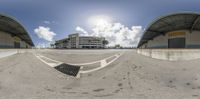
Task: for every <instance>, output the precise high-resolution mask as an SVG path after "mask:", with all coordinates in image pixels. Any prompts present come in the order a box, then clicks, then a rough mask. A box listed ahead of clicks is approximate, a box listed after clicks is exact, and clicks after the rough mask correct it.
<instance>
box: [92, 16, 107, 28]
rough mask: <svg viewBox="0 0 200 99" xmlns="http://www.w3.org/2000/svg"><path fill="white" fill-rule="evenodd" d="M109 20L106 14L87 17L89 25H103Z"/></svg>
mask: <svg viewBox="0 0 200 99" xmlns="http://www.w3.org/2000/svg"><path fill="white" fill-rule="evenodd" d="M110 22H111V18H110V17H108V16H92V17H90V18H89V24H90V25H91V26H97V27H105V26H106V25H107V24H109V23H110Z"/></svg>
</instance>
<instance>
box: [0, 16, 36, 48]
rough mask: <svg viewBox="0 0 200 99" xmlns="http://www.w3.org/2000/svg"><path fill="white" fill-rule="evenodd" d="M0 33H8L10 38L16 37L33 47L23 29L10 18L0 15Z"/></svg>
mask: <svg viewBox="0 0 200 99" xmlns="http://www.w3.org/2000/svg"><path fill="white" fill-rule="evenodd" d="M0 31H5V32H7V33H10V34H11V35H12V36H18V37H19V38H21V39H22V40H23V41H25V42H26V43H28V44H29V45H31V46H34V44H33V42H32V40H31V38H30V36H29V35H28V32H27V31H26V30H25V28H24V27H23V26H22V25H21V24H20V23H19V22H18V21H17V20H16V19H14V18H12V17H10V16H7V15H3V14H0Z"/></svg>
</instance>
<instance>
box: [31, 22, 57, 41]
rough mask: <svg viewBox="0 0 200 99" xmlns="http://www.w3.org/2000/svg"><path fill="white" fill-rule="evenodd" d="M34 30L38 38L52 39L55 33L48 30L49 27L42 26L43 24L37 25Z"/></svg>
mask: <svg viewBox="0 0 200 99" xmlns="http://www.w3.org/2000/svg"><path fill="white" fill-rule="evenodd" d="M34 32H35V33H36V34H37V36H38V37H39V38H41V39H44V40H47V41H53V38H54V36H55V35H56V33H54V32H53V31H50V28H49V27H44V26H39V27H38V28H36V29H34Z"/></svg>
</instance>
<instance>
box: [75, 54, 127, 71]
mask: <svg viewBox="0 0 200 99" xmlns="http://www.w3.org/2000/svg"><path fill="white" fill-rule="evenodd" d="M122 54H123V53H121V54H116V55H114V56H115V58H114V59H112V60H111V61H110V62H108V63H107V62H106V60H105V59H103V60H101V61H100V62H101V66H100V67H97V68H94V69H90V70H85V71H83V70H80V71H79V73H82V74H84V73H90V72H94V71H97V70H100V69H102V68H105V67H107V66H108V65H110V64H111V63H112V62H114V61H116V60H117V59H118V58H119V57H120V56H121V55H122ZM107 59H109V58H107Z"/></svg>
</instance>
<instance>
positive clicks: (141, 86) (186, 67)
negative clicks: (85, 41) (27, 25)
mask: <svg viewBox="0 0 200 99" xmlns="http://www.w3.org/2000/svg"><path fill="white" fill-rule="evenodd" d="M116 53H123V55H122V56H120V57H119V58H118V59H117V60H116V61H114V62H112V63H111V64H109V65H108V66H106V67H105V68H103V69H100V70H98V71H95V72H91V73H85V74H81V75H80V78H76V77H73V76H68V75H65V74H63V73H61V72H59V71H57V70H56V69H54V68H52V67H50V66H48V65H47V64H45V63H44V62H42V61H41V60H39V59H38V58H37V57H36V56H35V54H41V55H44V56H46V57H48V58H51V59H54V60H57V61H62V62H65V63H84V62H92V61H98V60H101V59H102V58H106V57H109V56H111V55H114V54H116ZM199 71H200V59H195V60H188V61H165V60H158V59H152V58H149V57H146V56H143V55H140V54H137V53H136V51H135V50H50V49H43V50H42V49H41V50H25V51H24V50H23V51H19V53H18V54H15V55H12V56H8V57H4V58H0V99H94V98H95V99H200V72H199Z"/></svg>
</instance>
